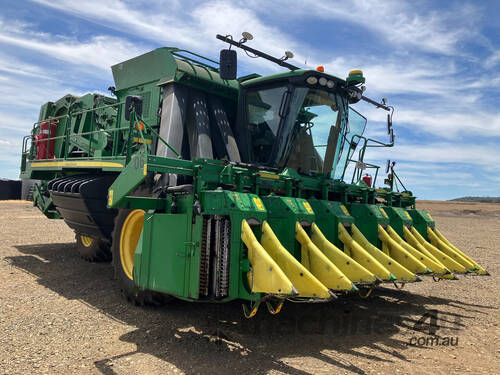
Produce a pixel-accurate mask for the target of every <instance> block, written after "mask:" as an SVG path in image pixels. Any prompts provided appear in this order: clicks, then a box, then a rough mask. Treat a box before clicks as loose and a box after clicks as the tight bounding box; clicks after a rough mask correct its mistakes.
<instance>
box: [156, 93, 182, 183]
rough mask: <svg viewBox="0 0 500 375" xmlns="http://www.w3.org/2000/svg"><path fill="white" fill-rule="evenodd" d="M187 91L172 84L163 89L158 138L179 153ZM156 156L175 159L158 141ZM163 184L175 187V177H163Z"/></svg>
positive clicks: (170, 151) (171, 175) (173, 175)
mask: <svg viewBox="0 0 500 375" xmlns="http://www.w3.org/2000/svg"><path fill="white" fill-rule="evenodd" d="M187 100H188V90H187V89H186V88H185V87H183V86H180V85H176V84H174V83H171V84H168V85H166V86H164V87H163V101H162V107H161V123H160V132H159V133H160V136H161V137H162V138H163V139H164V140H165V141H166V142H167V143H168V144H169V145H170V146H172V147H173V148H174V149H175V150H177V151H178V152H181V149H182V142H183V139H184V122H185V119H186V108H187ZM156 155H157V156H163V157H170V158H175V157H176V155H175V154H174V153H173V152H172V150H170V149H169V148H168V147H167V146H166V145H165V144H164V143H163V142H161V141H158V147H157V149H156ZM164 179H165V180H166V181H164V182H165V184H167V185H170V186H175V185H177V175H175V174H170V175H168V176H166V177H164Z"/></svg>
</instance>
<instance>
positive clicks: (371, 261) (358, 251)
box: [339, 223, 396, 281]
mask: <svg viewBox="0 0 500 375" xmlns="http://www.w3.org/2000/svg"><path fill="white" fill-rule="evenodd" d="M339 240H340V241H341V242H342V243H343V244H344V251H346V250H347V251H348V254H350V257H351V258H352V259H354V260H355V261H356V262H358V263H359V264H361V265H362V266H363V267H365V268H366V269H368V270H370V271H371V272H373V273H374V274H375V275H377V276H378V277H379V278H380V279H382V280H384V281H392V280H395V279H396V277H395V276H394V275H393V274H391V271H389V270H388V269H387V268H386V267H385V266H384V265H383V264H381V263H380V262H379V261H378V260H377V258H376V257H375V256H374V255H373V254H371V253H370V252H368V251H366V250H365V249H364V248H363V247H362V246H361V245H360V244H359V243H357V242H356V241H355V240H354V239H353V238H352V237H351V235H350V234H349V232H347V229H345V228H344V225H343V224H342V223H339ZM347 251H346V252H347Z"/></svg>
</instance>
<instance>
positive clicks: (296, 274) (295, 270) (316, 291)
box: [260, 221, 331, 299]
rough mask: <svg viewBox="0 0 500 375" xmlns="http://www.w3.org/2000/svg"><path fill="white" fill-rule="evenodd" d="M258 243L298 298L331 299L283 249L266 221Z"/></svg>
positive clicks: (326, 289)
mask: <svg viewBox="0 0 500 375" xmlns="http://www.w3.org/2000/svg"><path fill="white" fill-rule="evenodd" d="M260 243H261V244H262V246H263V247H264V249H265V250H266V251H267V253H268V254H269V255H270V256H271V258H273V260H274V261H275V262H276V264H277V265H278V266H279V267H280V268H281V270H282V271H283V272H284V273H285V275H286V276H287V277H288V279H290V281H291V282H292V284H293V285H294V286H295V288H297V290H298V292H299V295H298V297H315V298H324V299H327V298H330V297H331V295H330V292H329V290H328V288H327V287H326V286H324V285H323V284H322V283H321V282H320V281H319V280H318V279H316V277H314V275H313V274H312V273H311V272H309V271H308V270H307V269H306V268H305V267H304V266H303V265H302V264H300V262H299V261H298V260H297V259H295V258H294V257H293V255H292V254H290V252H288V250H286V249H285V248H284V247H283V245H282V244H281V242H280V241H279V239H278V237H276V235H275V234H274V232H273V230H272V229H271V226H270V225H269V224H268V223H267V221H264V222H263V223H262V237H261V239H260Z"/></svg>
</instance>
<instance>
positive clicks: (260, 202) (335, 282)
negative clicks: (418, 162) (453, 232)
mask: <svg viewBox="0 0 500 375" xmlns="http://www.w3.org/2000/svg"><path fill="white" fill-rule="evenodd" d="M217 38H218V39H220V40H222V41H224V42H226V43H229V45H230V47H229V49H225V50H222V51H221V56H220V63H219V62H217V61H213V60H211V59H208V58H204V57H202V56H200V55H197V54H195V53H191V52H188V51H186V50H181V49H177V48H159V49H156V50H154V51H152V52H149V53H146V54H144V55H141V56H138V57H135V58H133V59H130V60H127V61H124V62H122V63H119V64H117V65H114V66H113V67H112V71H113V76H114V80H115V85H116V87H110V88H109V90H110V91H111V93H112V96H109V97H108V96H104V95H100V94H87V95H84V96H81V97H77V96H73V95H66V96H64V97H63V98H61V99H59V100H58V101H56V102H48V103H46V104H44V105H43V106H42V107H41V111H40V116H39V121H38V122H37V123H35V125H34V127H33V130H32V133H31V134H30V135H29V136H26V137H25V138H24V142H23V153H22V162H21V178H29V179H37V180H40V183H38V184H36V185H35V188H34V202H35V205H36V206H38V207H39V208H40V210H41V211H42V212H43V213H44V214H45V215H46V216H47V217H49V218H62V219H64V220H65V222H66V223H67V224H68V226H69V227H71V228H72V229H73V230H74V231H75V233H76V241H77V248H78V251H79V252H80V254H81V256H82V257H84V258H86V259H88V260H95V261H106V260H111V259H112V262H113V266H114V269H115V275H116V277H117V278H118V280H119V282H120V285H121V288H122V290H123V292H124V294H125V295H126V296H127V298H128V299H130V300H132V301H134V302H136V303H141V304H142V303H159V302H161V301H164V300H166V299H167V298H169V297H170V296H174V297H177V298H180V299H183V300H186V301H212V302H226V301H230V300H234V299H239V300H243V301H244V311H245V314H246V315H247V316H253V315H254V314H255V312H256V311H257V308H258V306H259V304H260V303H262V302H266V305H267V307H268V308H269V311H270V312H272V313H277V312H278V311H279V310H280V309H281V306H282V304H283V301H285V300H291V301H303V302H318V301H328V300H331V299H334V298H336V296H338V295H340V294H343V293H349V292H355V291H358V292H359V293H366V292H370V291H371V290H372V289H373V288H375V287H377V285H380V284H381V283H391V284H392V283H394V284H395V285H396V286H398V285H401V284H404V283H410V282H415V281H420V280H422V277H423V276H430V277H433V278H434V279H455V278H456V276H455V275H456V274H478V275H487V274H488V273H487V272H486V271H485V270H484V269H483V268H482V267H481V266H480V265H479V264H477V263H476V262H475V261H474V260H473V259H471V258H470V257H468V256H467V255H466V254H464V253H463V252H462V251H460V250H459V249H457V248H456V247H455V246H454V245H452V244H451V243H450V242H449V241H448V240H447V239H446V238H445V237H444V236H443V235H442V234H441V233H440V232H439V231H438V230H437V229H436V227H435V222H434V220H433V219H432V217H431V216H430V215H429V213H428V212H426V211H424V210H418V209H416V208H415V197H414V195H413V194H412V193H411V192H410V191H407V190H406V189H404V190H403V191H399V189H396V188H395V186H396V185H397V181H400V180H399V178H398V177H397V175H396V173H395V172H394V163H392V164H388V170H390V173H389V174H388V178H387V180H386V182H387V183H388V185H389V187H388V188H382V189H380V188H379V189H376V188H374V186H375V183H376V181H375V180H376V174H375V179H374V181H371V178H369V176H367V175H365V176H362V174H363V173H364V171H366V170H367V168H371V167H372V168H375V169H376V171H377V172H378V167H377V166H374V165H371V164H368V163H365V162H364V160H363V159H364V154H365V151H366V149H367V148H368V147H370V146H373V145H377V146H388V147H390V146H392V145H393V143H394V135H393V130H392V110H393V109H392V107H389V106H387V104H386V102H385V100H384V101H382V102H381V103H378V102H375V101H373V100H371V99H369V98H367V97H365V96H364V95H363V93H364V91H365V86H364V83H365V78H364V77H363V73H362V72H361V71H360V70H353V71H351V72H350V73H349V75H348V77H347V78H346V79H345V80H344V79H340V78H337V77H334V76H332V75H330V74H327V73H325V72H324V69H322V68H321V67H320V68H318V69H316V70H304V69H299V68H297V67H295V66H293V65H291V64H289V63H288V62H287V61H286V60H287V59H288V58H289V57H291V56H292V54H291V53H290V52H287V53H286V54H285V56H284V57H283V58H280V59H278V58H275V57H272V56H269V55H267V54H265V53H263V52H261V51H258V50H255V49H253V48H251V47H249V46H248V45H247V44H246V43H247V41H248V40H251V39H252V37H251V35H250V34H248V33H244V34H243V38H242V39H241V40H240V41H239V42H236V41H233V39H232V37H230V36H221V35H218V36H217ZM231 46H234V47H235V48H241V49H243V50H245V52H246V53H247V54H253V55H254V56H258V57H261V58H265V59H267V60H269V61H271V62H274V63H277V64H279V65H280V66H282V67H284V68H287V69H288V71H285V72H282V73H278V74H274V75H270V76H260V75H258V74H250V75H247V76H243V77H239V78H237V79H236V51H235V49H231ZM360 100H363V101H366V102H369V103H371V104H373V105H375V106H376V107H378V108H381V109H382V110H386V111H388V113H389V114H388V133H389V135H390V142H389V143H382V142H378V141H375V140H372V139H369V138H366V137H365V136H363V134H364V128H365V125H366V119H365V118H364V117H363V116H362V115H361V114H359V113H358V112H357V111H356V110H354V109H353V108H351V105H353V104H355V103H357V102H359V101H360ZM313 127H314V128H315V130H316V129H317V130H318V131H319V132H325V133H328V132H329V135H328V142H327V145H315V144H314V142H313V137H312V130H313ZM321 146H322V147H326V149H324V152H322V154H323V155H324V156H321V155H320V153H319V152H318V151H317V148H318V147H321ZM349 166H354V172H353V179H352V181H351V182H350V183H346V182H344V180H345V179H346V171H348V170H349V171H350V170H352V168H351V169H349V168H348V167H349ZM349 173H350V172H349ZM248 305H249V306H250V307H248Z"/></svg>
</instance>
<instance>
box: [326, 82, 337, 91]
mask: <svg viewBox="0 0 500 375" xmlns="http://www.w3.org/2000/svg"><path fill="white" fill-rule="evenodd" d="M326 87H328V88H329V89H333V88H334V87H335V82H333V81H332V80H329V81H328V82H327V83H326Z"/></svg>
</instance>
